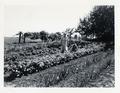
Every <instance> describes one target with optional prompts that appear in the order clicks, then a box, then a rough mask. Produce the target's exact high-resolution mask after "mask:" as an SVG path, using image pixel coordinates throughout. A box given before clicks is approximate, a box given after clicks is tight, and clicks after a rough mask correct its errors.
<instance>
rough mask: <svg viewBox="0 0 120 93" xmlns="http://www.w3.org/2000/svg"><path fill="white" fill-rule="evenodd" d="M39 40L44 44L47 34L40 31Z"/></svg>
mask: <svg viewBox="0 0 120 93" xmlns="http://www.w3.org/2000/svg"><path fill="white" fill-rule="evenodd" d="M40 39H41V40H42V41H44V42H46V41H47V40H48V33H47V32H45V31H41V32H40Z"/></svg>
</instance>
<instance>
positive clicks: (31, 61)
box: [3, 0, 115, 88]
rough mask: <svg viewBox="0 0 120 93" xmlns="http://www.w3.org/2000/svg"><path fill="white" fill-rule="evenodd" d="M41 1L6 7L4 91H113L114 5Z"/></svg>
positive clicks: (71, 1) (72, 0) (73, 1)
mask: <svg viewBox="0 0 120 93" xmlns="http://www.w3.org/2000/svg"><path fill="white" fill-rule="evenodd" d="M40 1H41V2H40V4H39V5H32V4H18V5H17V4H16V5H14V4H13V5H9V4H8V5H7V4H6V5H5V6H4V63H3V65H4V66H3V69H4V72H3V73H4V75H3V77H4V87H6V88H7V87H13V88H18V87H25V88H28V87H29V88H101V87H102V88H114V87H115V5H113V4H109V5H107V4H90V5H89V3H88V4H85V3H82V0H80V1H79V0H77V1H78V2H79V3H78V2H76V1H75V0H67V1H64V0H61V1H60V0H59V1H55V0H53V1H52V2H51V0H49V1H46V0H45V1H46V2H45V1H44V0H40ZM69 1H70V2H69Z"/></svg>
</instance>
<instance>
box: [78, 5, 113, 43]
mask: <svg viewBox="0 0 120 93" xmlns="http://www.w3.org/2000/svg"><path fill="white" fill-rule="evenodd" d="M76 31H77V32H79V33H80V34H82V35H84V36H85V37H90V36H92V37H93V38H95V39H98V40H99V41H103V42H111V41H112V42H113V41H114V6H108V5H106V6H96V7H94V9H93V11H91V12H90V14H89V15H88V16H86V17H84V19H80V23H79V26H78V27H77V30H76Z"/></svg>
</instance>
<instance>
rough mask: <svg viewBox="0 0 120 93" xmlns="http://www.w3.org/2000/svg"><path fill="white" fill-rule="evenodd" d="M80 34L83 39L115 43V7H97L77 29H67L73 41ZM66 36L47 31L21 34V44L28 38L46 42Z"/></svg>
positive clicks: (81, 21)
mask: <svg viewBox="0 0 120 93" xmlns="http://www.w3.org/2000/svg"><path fill="white" fill-rule="evenodd" d="M75 32H79V33H80V34H81V35H82V37H84V38H88V37H89V39H96V40H99V41H103V42H106V43H107V42H111V41H112V42H113V41H114V6H108V5H107V6H95V7H94V9H93V10H92V11H91V12H90V14H89V15H88V16H86V17H84V18H83V19H80V22H79V24H78V27H77V28H76V29H74V28H72V29H70V28H69V29H66V30H65V32H64V33H67V37H68V39H69V40H71V35H72V34H73V33H75ZM63 35H64V34H63V33H60V32H56V33H51V34H49V33H48V32H46V31H41V32H33V33H31V32H28V33H22V32H20V33H19V43H20V40H21V38H22V37H23V41H24V43H25V39H26V37H29V38H30V39H41V40H42V41H44V42H46V41H48V40H50V41H54V40H60V39H61V38H62V36H63Z"/></svg>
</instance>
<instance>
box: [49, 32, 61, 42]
mask: <svg viewBox="0 0 120 93" xmlns="http://www.w3.org/2000/svg"><path fill="white" fill-rule="evenodd" d="M61 36H62V35H61V33H60V32H56V33H51V34H49V36H48V39H49V40H52V41H54V40H60V39H61Z"/></svg>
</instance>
